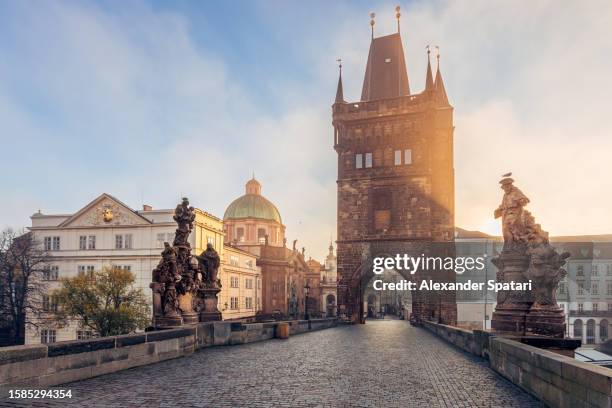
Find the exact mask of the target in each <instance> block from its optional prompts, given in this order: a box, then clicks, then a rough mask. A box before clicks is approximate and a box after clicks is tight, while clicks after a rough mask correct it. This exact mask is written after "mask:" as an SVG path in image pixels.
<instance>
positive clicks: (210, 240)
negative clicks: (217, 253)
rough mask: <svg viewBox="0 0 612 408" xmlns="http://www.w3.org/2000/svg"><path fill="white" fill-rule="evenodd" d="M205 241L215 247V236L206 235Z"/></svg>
mask: <svg viewBox="0 0 612 408" xmlns="http://www.w3.org/2000/svg"><path fill="white" fill-rule="evenodd" d="M206 243H207V244H210V245H212V246H213V248H214V247H215V237H211V236H206Z"/></svg>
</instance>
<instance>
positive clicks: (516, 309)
mask: <svg viewBox="0 0 612 408" xmlns="http://www.w3.org/2000/svg"><path fill="white" fill-rule="evenodd" d="M493 263H494V264H495V266H497V268H498V269H499V272H498V273H497V281H498V282H511V281H514V282H517V283H519V282H520V283H523V282H526V278H525V271H526V270H527V268H528V267H529V257H528V256H527V255H525V254H522V253H517V252H507V251H503V252H502V254H501V255H500V256H499V257H497V258H495V259H494V260H493ZM532 303H533V300H532V295H531V292H530V291H499V292H497V306H496V307H495V311H494V312H493V318H492V319H491V329H492V330H493V331H494V332H496V333H512V334H524V333H525V332H526V328H527V315H528V313H529V309H530V307H531V304H532Z"/></svg>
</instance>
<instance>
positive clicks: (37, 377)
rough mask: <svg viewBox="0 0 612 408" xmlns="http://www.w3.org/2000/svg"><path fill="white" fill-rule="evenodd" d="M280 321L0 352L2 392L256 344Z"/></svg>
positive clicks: (325, 324) (299, 329)
mask: <svg viewBox="0 0 612 408" xmlns="http://www.w3.org/2000/svg"><path fill="white" fill-rule="evenodd" d="M278 324H279V322H271V323H252V324H251V323H249V324H243V323H239V322H210V323H201V324H197V325H194V326H189V327H182V328H177V329H169V330H160V331H154V332H147V333H139V334H128V335H124V336H113V337H104V338H100V339H93V340H83V341H64V342H59V343H51V344H41V345H31V346H14V347H5V348H2V349H0V393H4V392H5V391H6V390H8V389H11V388H13V389H14V388H26V387H27V388H44V387H50V386H54V385H58V384H64V383H67V382H71V381H77V380H83V379H86V378H91V377H95V376H98V375H103V374H108V373H112V372H115V371H120V370H125V369H128V368H132V367H137V366H142V365H146V364H152V363H157V362H159V361H163V360H168V359H171V358H177V357H183V356H188V355H189V354H191V353H193V352H194V351H196V350H198V349H201V348H205V347H212V346H226V345H236V344H245V343H252V342H256V341H262V340H268V339H271V338H273V337H275V331H276V326H277V325H278ZM289 324H290V334H291V335H294V334H299V333H304V332H307V331H310V330H321V329H326V328H329V327H333V326H335V325H336V319H314V320H309V321H308V320H299V321H291V322H289Z"/></svg>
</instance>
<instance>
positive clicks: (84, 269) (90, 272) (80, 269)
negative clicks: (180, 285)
mask: <svg viewBox="0 0 612 408" xmlns="http://www.w3.org/2000/svg"><path fill="white" fill-rule="evenodd" d="M77 273H78V274H79V275H80V276H83V275H86V276H87V277H88V278H90V279H93V277H94V266H93V265H79V266H77Z"/></svg>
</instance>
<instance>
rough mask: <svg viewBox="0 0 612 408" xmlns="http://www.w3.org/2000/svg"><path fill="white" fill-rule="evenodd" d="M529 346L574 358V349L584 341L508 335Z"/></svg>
mask: <svg viewBox="0 0 612 408" xmlns="http://www.w3.org/2000/svg"><path fill="white" fill-rule="evenodd" d="M508 338H511V339H512V340H516V341H519V342H521V343H523V344H527V345H529V346H533V347H537V348H539V349H542V350H548V351H551V352H553V353H556V354H560V355H562V356H566V357H571V358H574V351H575V350H576V349H577V348H579V347H580V346H581V344H582V341H580V340H576V339H560V338H551V337H540V336H520V337H514V338H513V337H508Z"/></svg>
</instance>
